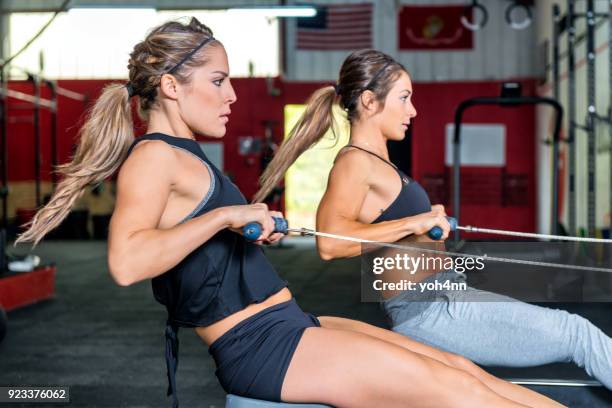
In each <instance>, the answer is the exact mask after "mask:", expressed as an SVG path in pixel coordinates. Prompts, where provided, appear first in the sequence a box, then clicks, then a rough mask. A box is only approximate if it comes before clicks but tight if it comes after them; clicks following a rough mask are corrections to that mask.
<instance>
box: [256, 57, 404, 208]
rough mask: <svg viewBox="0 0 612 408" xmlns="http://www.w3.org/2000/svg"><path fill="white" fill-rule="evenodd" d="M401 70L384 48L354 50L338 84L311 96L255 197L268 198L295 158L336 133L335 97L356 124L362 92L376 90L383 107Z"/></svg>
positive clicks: (342, 69)
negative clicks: (329, 134) (378, 49)
mask: <svg viewBox="0 0 612 408" xmlns="http://www.w3.org/2000/svg"><path fill="white" fill-rule="evenodd" d="M401 72H407V71H406V68H404V66H403V65H401V64H400V63H398V62H397V61H395V60H394V59H393V58H391V57H390V56H389V55H387V54H385V53H383V52H380V51H377V50H370V49H367V50H359V51H355V52H353V53H351V54H350V55H349V56H348V57H347V58H346V59H345V60H344V62H343V63H342V67H341V68H340V75H339V78H338V84H337V85H336V86H329V87H325V88H321V89H319V90H318V91H316V92H315V93H314V94H313V95H312V96H311V98H310V100H309V101H308V106H307V107H306V111H305V112H304V114H303V115H302V117H301V118H300V120H299V121H298V123H297V125H296V126H295V127H294V128H293V129H292V130H291V133H290V134H289V137H288V138H287V140H286V141H284V142H283V144H282V145H281V147H280V148H279V149H278V151H277V152H276V154H275V156H274V158H273V159H272V161H271V162H270V164H269V165H268V167H267V168H266V170H265V171H264V173H263V175H262V176H261V179H260V181H261V188H260V189H259V191H258V192H257V194H255V198H254V199H253V201H255V202H261V201H263V200H265V199H266V197H267V196H268V194H270V192H271V191H272V189H273V188H274V187H275V186H276V185H277V184H278V182H279V181H280V180H281V178H282V177H283V175H284V174H285V172H286V171H287V169H288V168H289V167H290V166H291V165H292V164H293V162H294V161H295V160H297V158H298V157H299V156H300V155H301V154H302V153H304V152H305V151H306V150H308V149H309V148H310V147H312V146H313V145H314V144H315V143H317V142H318V141H319V140H321V138H322V137H323V135H325V133H326V132H327V131H328V130H329V129H330V128H331V129H332V131H333V132H334V136H335V135H336V129H335V123H334V117H333V115H332V108H333V104H334V102H335V101H336V99H338V101H339V105H340V107H341V108H342V109H344V111H345V112H346V118H347V119H348V121H349V122H350V123H351V124H353V123H355V121H357V120H359V114H360V107H359V103H358V102H359V97H360V95H361V94H362V93H363V92H364V91H366V90H368V91H371V92H373V93H374V95H375V96H376V99H377V101H378V102H380V103H381V109H382V107H383V106H384V101H385V98H386V97H387V94H388V93H389V90H390V89H391V87H392V85H393V82H394V81H396V80H397V78H399V76H400V74H401ZM336 94H337V95H336Z"/></svg>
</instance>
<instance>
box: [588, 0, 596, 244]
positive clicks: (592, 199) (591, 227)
mask: <svg viewBox="0 0 612 408" xmlns="http://www.w3.org/2000/svg"><path fill="white" fill-rule="evenodd" d="M594 8H595V5H594V0H587V104H588V114H587V128H588V131H587V137H588V139H587V142H588V148H587V174H588V194H587V200H588V203H587V226H588V234H589V236H590V237H594V236H595V205H596V198H597V197H596V194H595V169H596V168H597V166H596V159H597V156H596V152H595V135H596V133H595V131H596V125H597V122H596V120H595V119H596V114H597V109H596V107H595V9H594Z"/></svg>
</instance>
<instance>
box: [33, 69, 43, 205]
mask: <svg viewBox="0 0 612 408" xmlns="http://www.w3.org/2000/svg"><path fill="white" fill-rule="evenodd" d="M32 81H33V83H34V97H35V98H36V103H35V104H34V116H33V124H34V181H35V186H36V208H40V206H41V204H42V200H41V197H40V195H41V194H40V167H41V163H40V162H41V160H40V80H39V78H38V77H37V76H36V75H32Z"/></svg>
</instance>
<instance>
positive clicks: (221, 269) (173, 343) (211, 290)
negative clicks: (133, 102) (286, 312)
mask: <svg viewBox="0 0 612 408" xmlns="http://www.w3.org/2000/svg"><path fill="white" fill-rule="evenodd" d="M143 140H161V141H163V142H166V143H168V144H169V145H170V146H172V147H173V148H175V149H179V150H183V151H186V152H189V153H191V154H192V155H194V156H195V157H197V158H198V159H199V160H200V161H201V162H202V163H203V164H204V165H205V167H206V168H207V169H208V172H209V174H210V179H211V183H210V188H209V190H208V192H207V193H206V195H205V196H204V198H203V199H202V201H201V202H200V203H199V204H198V205H197V206H196V208H194V209H193V211H191V213H190V214H188V215H187V216H186V217H185V218H184V219H183V220H182V221H181V223H184V222H186V221H188V220H190V219H192V218H194V217H198V216H200V215H202V214H204V213H206V212H208V211H210V210H212V209H214V208H219V207H225V206H230V205H241V204H247V201H246V199H245V198H244V196H243V195H242V193H241V192H240V191H239V190H238V188H237V187H236V186H235V185H234V183H232V182H231V181H230V179H229V178H227V177H226V176H225V175H224V174H223V173H221V171H220V170H219V169H217V168H216V167H215V165H214V164H213V163H211V162H210V160H208V158H207V157H206V156H205V155H204V152H203V151H202V149H201V148H200V145H199V144H198V142H196V141H195V140H192V139H186V138H181V137H174V136H169V135H165V134H162V133H152V134H148V135H145V136H142V137H139V138H138V139H136V140H135V141H134V143H133V144H132V146H131V147H130V150H129V152H130V153H131V151H132V149H133V148H134V146H135V145H136V144H137V143H139V142H141V141H143ZM128 154H129V153H128ZM152 286H153V294H154V296H155V299H156V300H157V301H158V302H160V303H162V304H163V305H165V306H166V309H167V310H168V323H167V326H166V364H167V369H168V381H169V387H168V395H170V394H172V395H173V406H178V400H177V398H176V385H175V373H176V368H177V364H178V337H177V333H178V327H200V326H208V325H210V324H212V323H214V322H217V321H219V320H221V319H223V318H225V317H227V316H229V315H231V314H233V313H236V312H238V311H240V310H242V309H244V308H245V307H247V306H248V305H250V304H252V303H259V302H262V301H264V300H265V299H267V298H268V297H269V296H271V295H273V294H274V293H276V292H278V291H279V290H281V289H282V288H284V287H286V286H287V282H286V281H284V280H282V279H281V278H280V277H279V276H278V274H277V273H276V271H275V270H274V268H273V267H272V265H271V264H270V263H269V262H268V260H267V259H266V257H265V255H264V253H263V250H262V248H261V247H260V246H259V245H256V244H253V243H251V242H248V241H247V240H246V239H244V237H243V236H242V235H240V234H237V233H235V232H233V231H231V230H229V229H224V230H221V231H219V232H218V233H217V234H215V235H214V236H213V237H211V238H210V239H209V240H208V241H206V242H205V243H203V244H202V245H200V246H199V247H198V248H196V249H195V250H194V251H193V252H191V253H190V254H189V255H187V256H186V257H185V258H184V259H183V260H182V261H181V262H179V263H178V264H177V265H176V266H175V267H173V268H172V269H170V270H169V271H167V272H165V273H164V274H162V275H159V276H156V277H155V278H153V279H152Z"/></svg>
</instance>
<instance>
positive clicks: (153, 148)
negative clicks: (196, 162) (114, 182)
mask: <svg viewBox="0 0 612 408" xmlns="http://www.w3.org/2000/svg"><path fill="white" fill-rule="evenodd" d="M175 163H176V154H175V152H174V150H173V149H172V147H171V146H170V145H168V144H167V143H165V142H162V141H160V140H145V141H142V142H140V143H138V144H137V145H136V146H135V147H134V149H133V150H132V152H131V154H130V155H129V156H128V157H127V159H126V160H125V162H124V163H123V165H122V166H121V170H120V172H119V178H120V179H121V178H126V177H128V178H131V177H132V176H137V177H141V178H142V177H143V176H146V177H149V178H150V177H156V176H158V175H160V174H169V173H172V171H173V168H174V165H175Z"/></svg>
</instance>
